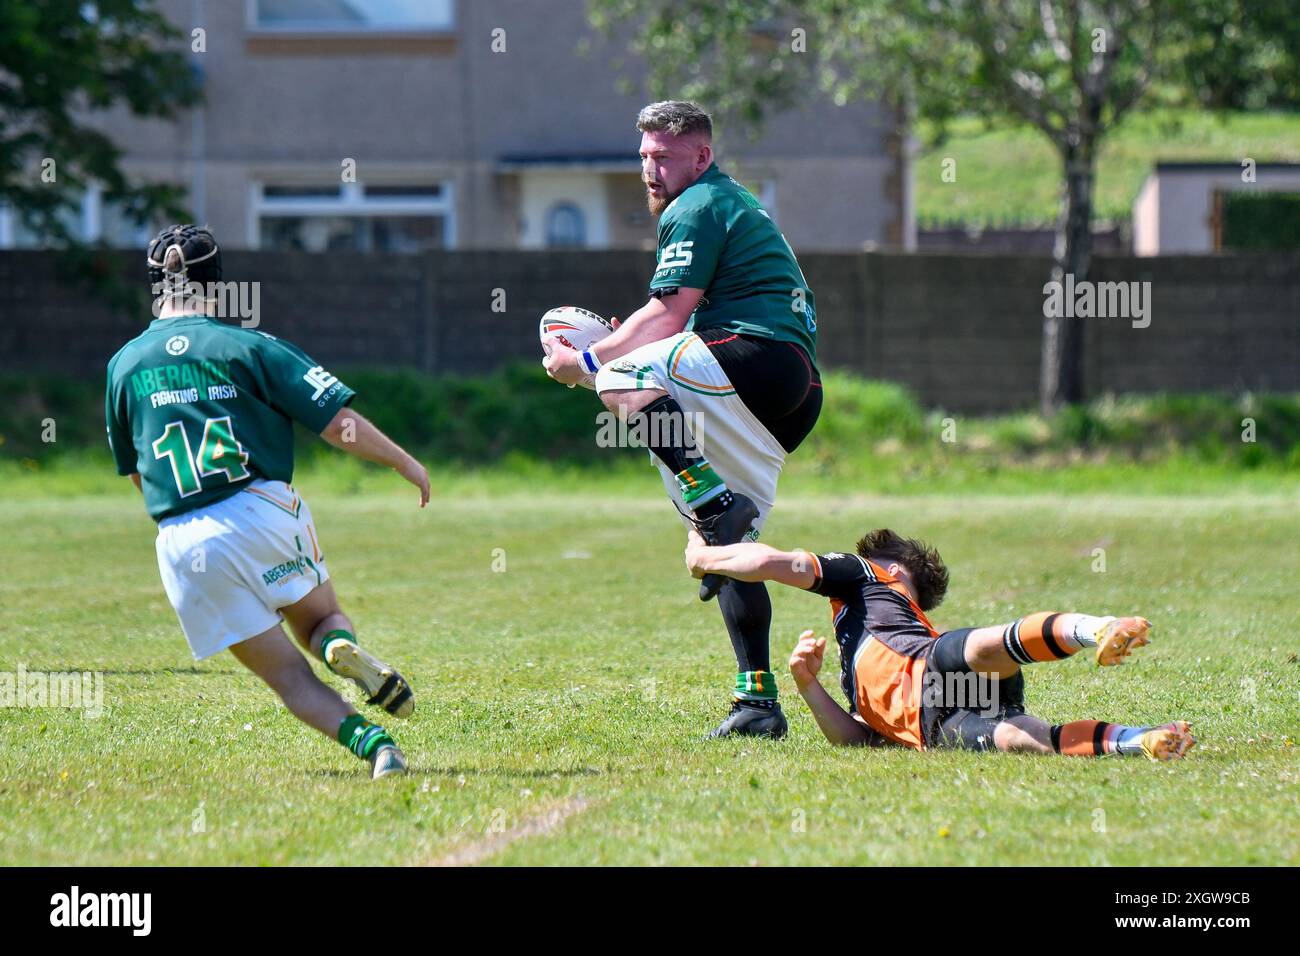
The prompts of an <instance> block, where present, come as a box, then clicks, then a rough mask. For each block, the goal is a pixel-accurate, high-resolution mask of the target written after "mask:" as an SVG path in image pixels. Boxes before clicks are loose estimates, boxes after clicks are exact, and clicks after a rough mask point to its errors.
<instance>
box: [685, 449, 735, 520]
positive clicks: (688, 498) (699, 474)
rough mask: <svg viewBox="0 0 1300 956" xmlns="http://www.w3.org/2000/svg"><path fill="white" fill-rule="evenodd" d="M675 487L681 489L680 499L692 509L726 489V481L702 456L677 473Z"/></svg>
mask: <svg viewBox="0 0 1300 956" xmlns="http://www.w3.org/2000/svg"><path fill="white" fill-rule="evenodd" d="M677 487H678V488H679V489H680V490H681V493H682V501H683V502H685V504H686V507H688V508H690V509H691V510H692V511H693V510H695V509H696V508H698V507H699V506H700V505H702V504H704V503H705V502H706V501H712V500H713V499H714V498H716V497H718V495H720V494H722V493H723V492H725V491H726V490H727V484H726V482H724V481H723V480H722V478H721V477H719V475H718V473H717V472H716V471H714V470H713V466H712V465H710V464H709V463H708V461H706V460H705V459H703V458H701V459H700V460H699V461H697V462H696V463H695V464H693V465H691V466H690V467H688V468H686V469H685V470H684V471H679V472H678V473H677Z"/></svg>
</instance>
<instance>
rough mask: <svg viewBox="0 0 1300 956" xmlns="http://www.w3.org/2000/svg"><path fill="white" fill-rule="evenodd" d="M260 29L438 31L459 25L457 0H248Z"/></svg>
mask: <svg viewBox="0 0 1300 956" xmlns="http://www.w3.org/2000/svg"><path fill="white" fill-rule="evenodd" d="M247 2H248V23H249V26H250V27H251V28H253V29H256V30H298V31H312V32H315V31H338V32H345V33H365V32H371V31H378V32H392V31H403V30H410V31H422V32H424V31H438V32H444V31H447V30H450V29H451V28H452V27H453V26H454V24H455V9H454V6H453V0H247Z"/></svg>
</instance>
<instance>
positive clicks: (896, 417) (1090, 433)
mask: <svg viewBox="0 0 1300 956" xmlns="http://www.w3.org/2000/svg"><path fill="white" fill-rule="evenodd" d="M343 379H344V381H346V382H348V383H349V384H350V385H352V386H353V387H354V388H355V389H356V390H357V392H358V397H357V401H356V408H357V410H358V411H359V412H361V413H362V414H364V415H366V416H367V417H368V418H370V419H371V420H373V421H374V422H375V423H376V424H377V425H378V426H379V427H380V428H382V429H383V430H384V431H385V432H387V433H388V434H389V435H390V436H391V437H392V438H393V439H394V440H395V441H397V442H399V443H401V444H402V445H404V446H406V447H407V448H409V449H410V450H411V451H412V452H413V453H417V454H419V455H420V456H421V457H423V458H425V459H426V460H428V461H429V462H430V463H431V464H436V465H445V466H457V465H490V464H496V463H510V464H512V465H517V464H520V463H524V462H528V461H533V462H554V463H557V464H560V465H581V464H584V463H587V462H591V461H598V460H599V461H604V460H606V456H607V453H606V451H605V450H603V449H600V448H598V447H597V445H596V441H595V434H596V428H597V418H596V416H597V415H598V414H599V413H600V412H602V411H603V408H602V406H601V404H600V402H599V401H598V400H597V399H596V397H595V395H593V394H592V393H590V392H588V391H585V390H581V389H574V390H569V389H566V388H561V387H559V386H558V385H556V384H555V383H554V382H552V381H550V380H549V379H548V378H547V377H546V375H545V374H544V373H543V372H542V371H541V369H540V368H538V367H537V366H536V365H535V364H532V363H526V364H516V365H511V366H508V367H505V368H503V369H501V370H500V371H498V372H495V373H493V374H491V375H484V376H479V377H474V378H470V377H454V376H442V377H436V378H433V377H429V376H427V375H424V374H421V373H419V372H415V371H375V370H357V371H352V372H349V373H346V374H344V375H343ZM101 389H102V386H100V385H99V384H98V383H95V382H85V381H75V380H67V379H63V378H57V377H54V376H36V377H33V376H13V375H10V376H0V458H7V459H11V460H13V459H17V460H24V459H31V460H35V461H38V462H41V461H47V460H50V459H52V458H53V457H55V456H58V455H65V456H66V455H68V454H72V453H84V452H86V451H91V452H103V451H106V450H107V447H106V444H105V441H104V417H103V405H102V402H103V393H102V390H101ZM941 415H942V413H938V412H932V413H929V414H927V413H926V411H925V410H923V409H922V408H921V406H920V405H919V404H918V403H917V402H916V399H915V398H914V397H913V396H912V395H911V393H910V392H908V391H907V389H906V388H904V387H902V386H900V385H896V384H893V383H889V382H875V381H868V380H866V379H863V378H861V377H859V376H856V375H852V374H850V373H847V372H830V373H828V374H827V375H826V377H825V404H824V406H823V409H822V415H821V420H820V421H819V422H818V425H817V427H816V429H814V431H813V433H812V435H811V436H810V437H809V438H808V440H807V442H805V444H804V446H803V447H801V448H800V449H799V452H798V455H799V457H800V458H801V459H803V460H804V461H805V463H806V464H807V465H809V466H810V467H811V468H812V469H813V470H814V471H818V472H839V471H841V470H846V469H847V470H854V469H862V468H872V467H874V468H875V469H877V470H878V469H879V467H880V462H881V461H884V460H888V461H890V462H891V467H895V468H897V469H900V470H902V471H906V472H909V473H916V474H921V473H935V472H937V471H941V470H943V469H945V468H948V467H950V466H952V465H953V464H955V463H956V461H957V460H958V459H968V460H969V461H970V464H971V465H972V466H973V467H974V468H976V469H977V470H980V471H990V470H997V469H999V468H1004V467H1021V468H1023V467H1050V466H1053V465H1056V464H1060V463H1062V462H1068V461H1073V460H1078V459H1079V458H1080V457H1089V456H1096V457H1099V458H1106V459H1112V458H1118V459H1122V460H1129V461H1135V462H1145V461H1151V460H1154V459H1159V458H1167V457H1170V456H1175V455H1176V456H1182V457H1186V458H1192V459H1196V460H1201V461H1206V462H1216V463H1219V464H1224V465H1229V466H1233V467H1241V468H1256V467H1259V466H1262V465H1268V464H1272V465H1281V466H1285V467H1297V466H1300V395H1283V394H1269V395H1252V394H1246V395H1241V396H1237V397H1231V396H1223V395H1205V394H1195V395H1163V394H1161V395H1146V396H1139V395H1124V396H1118V397H1116V396H1106V397H1103V398H1101V399H1098V400H1096V401H1094V402H1092V403H1090V404H1088V405H1080V406H1074V407H1070V408H1066V409H1064V410H1062V411H1061V412H1060V414H1058V415H1057V416H1056V417H1055V418H1054V419H1051V420H1047V419H1044V418H1042V417H1041V416H1040V415H1038V414H1036V413H1030V412H1021V413H1016V414H1011V415H1003V416H997V417H990V418H969V419H961V420H959V421H958V424H957V438H958V441H956V442H955V443H945V442H941V441H940V440H939V438H940V434H941V420H940V418H941ZM47 419H52V420H53V421H54V423H55V426H56V428H57V441H56V442H54V443H52V444H51V443H46V442H44V441H42V429H43V422H45V421H46V420H47ZM1251 423H1253V425H1252V424H1251ZM1250 428H1253V438H1254V440H1253V441H1246V440H1243V433H1244V432H1245V431H1246V430H1248V429H1250ZM297 441H298V451H299V454H300V455H301V456H304V457H312V456H315V455H317V454H330V453H331V452H330V450H329V449H328V448H327V447H325V446H324V445H323V444H322V443H321V442H319V441H317V440H316V439H315V437H314V436H312V435H309V434H307V433H306V432H304V431H302V430H299V433H298V439H297Z"/></svg>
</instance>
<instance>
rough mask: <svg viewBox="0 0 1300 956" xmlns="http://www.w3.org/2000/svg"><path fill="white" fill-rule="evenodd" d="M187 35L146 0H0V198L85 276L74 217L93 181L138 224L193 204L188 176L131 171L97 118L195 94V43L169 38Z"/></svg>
mask: <svg viewBox="0 0 1300 956" xmlns="http://www.w3.org/2000/svg"><path fill="white" fill-rule="evenodd" d="M179 36H180V34H179V33H178V32H177V30H176V29H175V28H174V27H173V26H172V25H171V24H170V23H169V22H168V21H167V20H166V18H164V17H163V16H162V15H161V14H160V13H158V12H157V11H156V10H154V9H152V7H151V5H150V4H149V3H147V2H137V0H98V2H94V3H87V2H80V0H0V202H4V203H6V204H8V206H9V207H10V208H11V209H12V210H13V211H14V213H15V214H16V215H17V216H18V217H19V218H20V219H21V220H22V222H23V223H24V224H25V225H26V226H27V227H28V228H29V229H31V230H33V231H34V232H35V233H36V234H37V235H39V236H40V237H42V239H43V240H44V241H46V242H48V243H49V244H50V245H51V246H53V247H57V248H61V249H63V250H65V252H66V254H67V255H68V256H69V257H71V261H73V262H76V263H77V264H79V265H81V266H85V267H89V268H85V269H83V270H82V272H83V275H87V276H88V277H93V276H94V275H95V274H96V272H97V270H96V269H95V268H94V266H95V265H96V264H95V263H94V262H92V261H91V258H92V257H91V255H90V251H89V250H88V249H87V248H86V247H85V246H84V245H83V244H82V243H81V241H80V237H79V236H78V234H77V231H76V230H75V229H74V228H70V227H69V226H68V223H67V220H68V219H69V218H70V217H73V218H74V220H75V215H74V214H75V213H76V211H77V209H78V208H79V204H80V201H81V196H82V193H83V191H84V190H85V189H86V188H87V187H88V186H90V185H92V184H94V185H97V186H99V187H100V188H102V189H103V196H104V200H105V201H106V202H109V203H115V204H117V205H118V206H120V207H121V208H122V210H123V211H124V213H125V215H127V216H128V217H129V218H130V219H131V220H133V221H135V222H136V223H138V224H144V223H146V222H148V221H149V220H151V219H153V218H155V217H159V216H164V215H165V216H168V217H176V218H183V217H184V215H185V210H184V209H183V207H182V205H181V201H182V198H183V195H184V194H183V191H182V190H181V189H180V188H179V187H176V186H173V185H170V184H161V183H132V182H129V181H128V180H127V177H126V176H125V175H124V174H123V173H122V170H121V168H120V165H119V161H120V157H121V151H120V150H119V149H118V147H117V146H116V145H115V144H114V143H113V142H112V141H111V140H110V139H109V138H108V137H107V136H106V135H104V133H102V132H101V131H100V130H98V129H96V128H95V127H94V126H93V125H92V124H93V120H94V116H95V114H96V113H101V112H103V111H105V110H108V109H112V108H115V107H123V106H125V107H126V108H127V109H129V110H130V112H131V113H133V114H134V115H136V116H141V117H163V118H169V117H173V116H175V113H176V111H177V109H179V108H182V107H185V106H188V105H190V104H193V103H195V102H197V100H198V98H199V81H198V77H197V76H196V74H195V72H194V71H193V70H192V69H191V67H190V64H189V62H188V58H187V56H186V54H185V53H184V52H183V51H182V50H181V49H176V48H169V47H168V44H169V43H172V42H173V41H175V40H176V39H177V38H178V37H179ZM101 278H102V276H101Z"/></svg>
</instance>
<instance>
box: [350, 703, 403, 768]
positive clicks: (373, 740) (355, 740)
mask: <svg viewBox="0 0 1300 956" xmlns="http://www.w3.org/2000/svg"><path fill="white" fill-rule="evenodd" d="M339 743H341V744H342V745H343V746H344V747H347V748H348V750H351V751H352V752H353V753H354V754H356V755H357V756H358V757H360V758H361V759H362V760H367V759H369V757H370V755H371V754H372V753H374V752H375V748H376V747H378V746H380V745H382V744H393V745H394V746H396V742H395V741H394V740H393V738H392V737H390V736H388V731H386V730H384V728H383V727H380V726H379V725H378V724H372V723H371V722H370V721H368V720H366V718H364V717H362V716H361V715H360V714H350V715H348V716H347V717H344V718H343V721H342V722H341V723H340V724H339Z"/></svg>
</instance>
